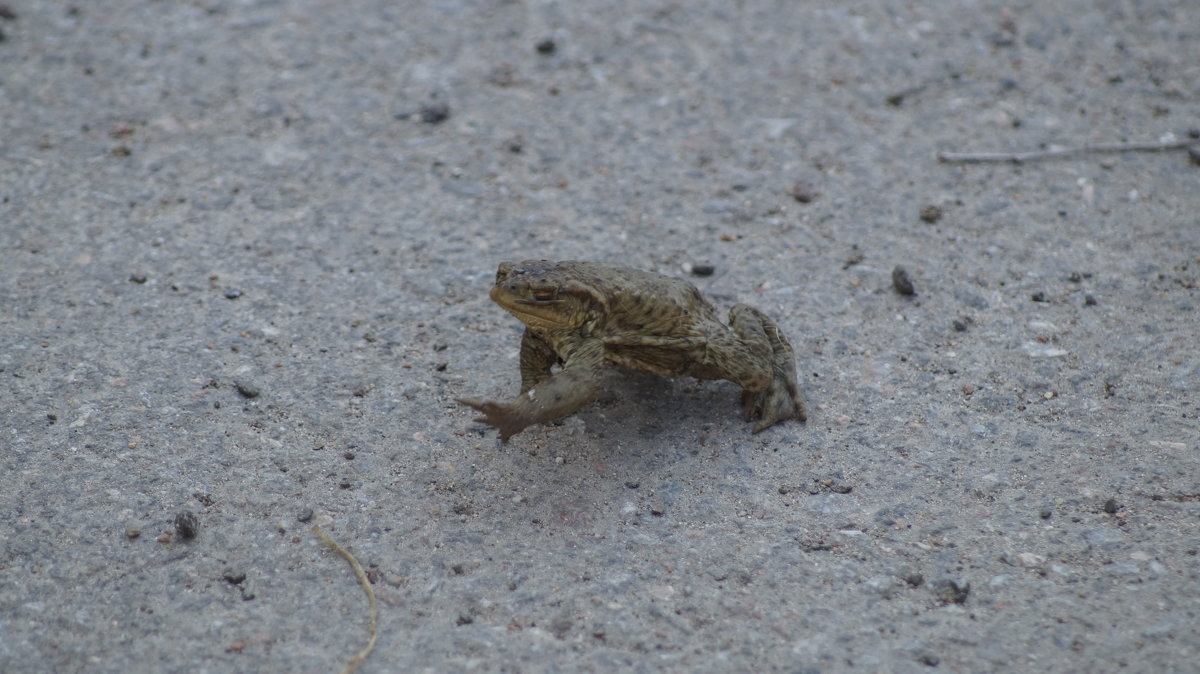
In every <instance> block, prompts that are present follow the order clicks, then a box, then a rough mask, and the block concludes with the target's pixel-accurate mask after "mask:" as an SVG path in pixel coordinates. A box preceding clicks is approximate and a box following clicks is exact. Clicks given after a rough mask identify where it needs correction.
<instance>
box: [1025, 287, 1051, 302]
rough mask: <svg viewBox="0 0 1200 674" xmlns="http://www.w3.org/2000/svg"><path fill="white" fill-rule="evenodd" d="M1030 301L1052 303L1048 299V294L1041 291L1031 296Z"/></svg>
mask: <svg viewBox="0 0 1200 674" xmlns="http://www.w3.org/2000/svg"><path fill="white" fill-rule="evenodd" d="M1029 299H1031V300H1033V301H1034V302H1049V301H1050V300H1048V299H1046V293H1044V292H1042V291H1041V290H1039V291H1037V292H1036V293H1033V294H1032V295H1030V296H1029Z"/></svg>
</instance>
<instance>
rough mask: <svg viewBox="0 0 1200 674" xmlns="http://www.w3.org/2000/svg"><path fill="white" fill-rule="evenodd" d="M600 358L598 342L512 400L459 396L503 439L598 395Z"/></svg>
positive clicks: (562, 414)
mask: <svg viewBox="0 0 1200 674" xmlns="http://www.w3.org/2000/svg"><path fill="white" fill-rule="evenodd" d="M601 362H602V360H601V354H600V352H599V345H597V346H596V349H591V350H586V351H585V352H582V353H580V354H579V355H577V356H574V357H571V358H569V359H568V360H567V362H566V363H565V364H564V365H563V369H562V371H561V372H559V373H558V374H555V375H552V376H550V377H549V378H547V379H543V380H542V381H540V382H539V383H537V384H535V385H534V386H532V387H530V388H528V389H526V390H524V391H523V392H522V393H521V394H520V395H518V396H517V397H515V398H513V399H512V400H507V401H497V400H480V399H478V398H458V399H457V400H458V402H460V403H462V404H464V405H466V406H468V407H471V408H473V409H475V410H477V411H479V412H482V413H483V416H482V417H478V418H476V419H475V421H478V422H481V423H485V424H488V425H490V426H495V427H496V428H497V429H499V430H500V440H501V441H502V442H504V441H507V440H508V439H509V438H510V437H512V436H513V435H515V434H517V433H520V432H521V431H522V430H524V429H525V428H527V427H529V426H532V425H534V424H541V423H545V422H547V421H551V420H553V419H558V418H559V417H565V416H567V415H568V414H570V413H572V412H574V411H575V410H577V409H579V408H580V407H583V406H584V405H585V404H587V403H588V402H590V401H591V400H592V399H593V398H595V397H596V392H597V390H598V388H599V381H600V365H601Z"/></svg>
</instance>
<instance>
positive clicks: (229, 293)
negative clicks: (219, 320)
mask: <svg viewBox="0 0 1200 674" xmlns="http://www.w3.org/2000/svg"><path fill="white" fill-rule="evenodd" d="M241 296H242V291H240V290H238V289H237V288H230V289H229V290H226V291H225V299H227V300H236V299H237V298H239V297H241Z"/></svg>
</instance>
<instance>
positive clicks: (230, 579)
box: [221, 569, 246, 585]
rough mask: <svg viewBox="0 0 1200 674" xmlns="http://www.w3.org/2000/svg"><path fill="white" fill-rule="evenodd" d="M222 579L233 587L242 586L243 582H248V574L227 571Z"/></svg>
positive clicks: (232, 570)
mask: <svg viewBox="0 0 1200 674" xmlns="http://www.w3.org/2000/svg"><path fill="white" fill-rule="evenodd" d="M221 577H222V578H224V579H225V582H227V583H230V584H231V585H241V584H242V581H244V580H246V573H245V572H244V571H235V570H234V569H226V571H225V573H224V574H222V576H221Z"/></svg>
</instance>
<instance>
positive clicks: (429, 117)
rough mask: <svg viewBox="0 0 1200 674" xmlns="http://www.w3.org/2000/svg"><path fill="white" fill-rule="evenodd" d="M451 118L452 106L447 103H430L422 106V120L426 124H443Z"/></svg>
mask: <svg viewBox="0 0 1200 674" xmlns="http://www.w3.org/2000/svg"><path fill="white" fill-rule="evenodd" d="M447 119H450V106H449V105H447V104H446V103H442V102H438V103H430V104H428V105H423V106H421V121H422V122H425V123H426V124H441V123H442V122H444V121H446V120H447Z"/></svg>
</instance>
